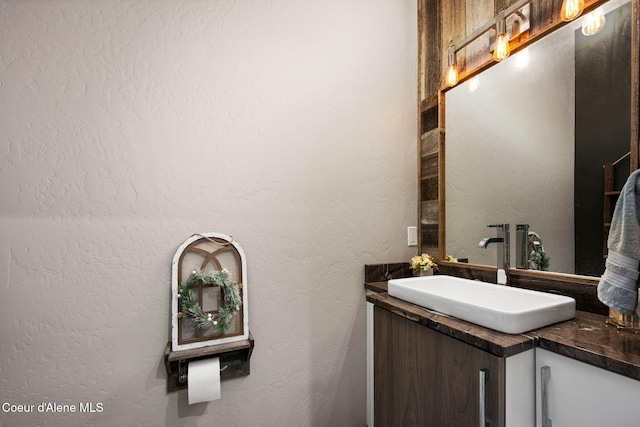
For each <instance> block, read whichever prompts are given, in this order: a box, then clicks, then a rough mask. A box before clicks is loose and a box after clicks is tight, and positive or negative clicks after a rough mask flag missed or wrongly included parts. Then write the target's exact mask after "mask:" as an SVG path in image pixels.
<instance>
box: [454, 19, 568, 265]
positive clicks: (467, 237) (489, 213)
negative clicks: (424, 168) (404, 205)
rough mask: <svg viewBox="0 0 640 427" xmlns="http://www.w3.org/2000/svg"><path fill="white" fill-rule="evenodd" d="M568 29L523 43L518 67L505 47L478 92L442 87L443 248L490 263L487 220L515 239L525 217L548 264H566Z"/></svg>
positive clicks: (491, 253)
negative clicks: (505, 227)
mask: <svg viewBox="0 0 640 427" xmlns="http://www.w3.org/2000/svg"><path fill="white" fill-rule="evenodd" d="M573 37H574V33H573V30H572V29H569V28H568V27H565V28H564V29H562V30H560V31H558V32H556V33H554V34H552V35H551V36H548V37H546V38H544V39H543V40H541V41H539V42H537V43H536V44H534V45H532V46H530V47H529V48H528V49H527V50H528V54H529V64H528V66H526V67H525V68H522V69H518V68H517V67H515V63H516V61H517V59H518V58H517V54H516V55H512V56H511V57H509V58H508V59H507V60H505V61H503V62H502V63H500V64H498V65H496V66H494V67H492V68H490V69H488V70H487V71H485V72H484V73H482V74H481V75H480V76H479V79H480V86H479V89H478V90H477V91H476V92H474V93H469V92H468V85H467V83H463V84H460V85H459V86H458V87H455V88H453V89H451V90H450V91H448V92H447V93H446V124H447V127H446V150H445V156H446V165H447V169H446V190H445V191H446V221H447V222H446V224H447V225H446V227H447V228H446V237H447V240H446V245H447V246H446V248H447V253H449V254H451V255H453V256H455V257H463V258H469V262H471V263H474V264H486V265H495V263H496V249H495V246H489V247H488V248H487V249H481V248H479V247H478V242H479V241H480V240H481V239H482V238H484V237H489V236H492V235H493V234H494V233H495V229H490V228H487V225H488V224H495V223H510V224H511V227H512V245H514V244H515V224H520V223H528V224H530V229H531V230H532V231H535V232H537V233H538V234H539V235H540V237H541V238H542V240H543V243H544V247H545V250H546V252H547V254H548V255H549V256H550V257H551V264H552V270H553V271H557V272H564V273H573V268H574V267H573V266H574V255H573V254H574V250H573V241H574V239H573V233H574V227H573V180H574V178H573V162H574V98H575V96H574V78H573V69H574V50H573V44H574V42H573ZM514 111H518V112H519V114H510V112H514ZM470 142H471V143H470ZM513 254H514V251H512V260H511V263H512V264H511V265H512V266H515V256H514V255H513ZM560 254H561V256H560Z"/></svg>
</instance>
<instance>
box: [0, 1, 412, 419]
mask: <svg viewBox="0 0 640 427" xmlns="http://www.w3.org/2000/svg"><path fill="white" fill-rule="evenodd" d="M415 14H416V4H415V0H413V1H408V0H403V1H398V0H367V1H363V0H353V1H348V2H345V1H340V0H323V1H307V2H300V1H293V0H272V1H250V0H245V1H204V0H202V1H197V0H188V1H187V0H183V1H151V0H144V1H142V0H140V1H106V0H105V1H102V0H100V1H98V0H96V1H90V2H89V1H77V0H76V1H73V0H66V1H63V0H32V1H19V0H0V277H1V279H0V301H1V310H0V333H1V338H2V340H1V342H0V354H1V355H2V357H1V358H0V373H1V378H0V404H1V403H5V402H9V403H12V404H35V405H37V404H39V403H41V402H45V403H53V402H55V403H60V404H76V405H77V404H78V403H80V402H93V403H97V402H101V403H103V404H104V412H102V413H97V414H79V413H75V414H52V413H44V414H37V413H36V414H16V413H6V412H2V411H0V421H1V422H2V427H5V426H6V427H10V426H23V425H36V424H38V425H51V426H58V425H65V426H81V425H82V426H84V425H97V426H115V425H118V426H134V425H135V426H159V425H168V426H176V425H180V426H195V425H202V426H205V425H206V426H213V425H215V426H324V425H327V426H329V425H331V426H362V425H364V424H365V309H364V308H365V300H364V290H363V286H362V284H363V265H364V264H367V263H379V262H390V261H403V260H407V259H408V258H409V256H410V255H412V254H413V249H411V248H407V247H406V237H405V236H406V232H405V230H406V227H407V226H408V225H415V223H416V198H417V197H416V193H417V188H416V179H415V177H416V93H415V92H416V90H415V72H416V35H415V33H416V29H415V22H416V18H415ZM204 231H217V232H221V233H226V234H231V235H233V236H234V237H235V238H236V240H237V241H238V242H239V243H240V245H241V246H242V247H243V249H244V251H245V253H246V254H247V258H248V276H249V277H248V279H249V282H250V283H249V285H250V292H249V298H250V323H251V325H250V326H251V330H252V333H253V335H254V337H255V340H256V348H255V351H254V353H253V357H252V359H251V368H252V370H251V375H250V376H248V377H245V378H241V379H237V380H231V381H227V382H224V383H223V386H222V394H223V399H222V400H220V401H216V402H211V403H208V404H199V405H195V406H189V405H188V404H187V402H186V392H179V393H172V394H167V393H166V391H165V386H166V382H165V378H166V374H165V372H164V366H163V364H162V360H161V356H162V352H163V349H164V346H165V344H166V342H167V341H168V339H169V312H170V307H169V305H170V304H169V302H170V293H169V289H170V282H169V280H170V262H171V258H172V256H173V253H174V251H175V249H176V248H177V247H178V245H179V244H180V243H181V242H182V241H183V240H184V239H186V238H187V237H189V236H190V235H191V234H192V233H194V232H204Z"/></svg>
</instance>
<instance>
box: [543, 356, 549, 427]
mask: <svg viewBox="0 0 640 427" xmlns="http://www.w3.org/2000/svg"><path fill="white" fill-rule="evenodd" d="M549 378H551V368H550V367H549V366H543V367H541V368H540V394H541V396H540V399H541V401H542V410H541V412H542V427H551V418H549Z"/></svg>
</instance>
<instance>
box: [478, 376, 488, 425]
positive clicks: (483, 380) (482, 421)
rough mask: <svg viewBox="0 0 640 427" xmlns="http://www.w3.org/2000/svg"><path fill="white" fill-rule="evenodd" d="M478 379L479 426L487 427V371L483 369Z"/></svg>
mask: <svg viewBox="0 0 640 427" xmlns="http://www.w3.org/2000/svg"><path fill="white" fill-rule="evenodd" d="M478 378H479V379H480V382H479V390H478V399H479V401H478V420H479V423H478V425H479V426H480V427H486V425H487V421H486V418H487V417H486V395H487V371H486V370H484V369H481V370H480V374H479V376H478Z"/></svg>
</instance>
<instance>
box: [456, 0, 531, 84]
mask: <svg viewBox="0 0 640 427" xmlns="http://www.w3.org/2000/svg"><path fill="white" fill-rule="evenodd" d="M531 1H533V0H518V1H517V2H516V3H514V4H512V5H511V6H509V7H508V8H506V9H505V10H503V11H502V12H500V13H499V14H498V16H497V17H496V18H494V19H492V20H490V21H488V22H486V23H485V24H484V25H482V26H481V27H480V28H478V29H476V30H475V31H474V32H473V33H472V34H470V35H468V36H467V37H465V38H464V40H462V41H461V42H459V43H456V44H452V45H451V46H450V47H449V51H448V62H447V73H446V75H445V76H444V77H445V83H446V85H447V86H448V87H452V86H455V85H456V84H457V83H458V81H459V75H458V73H459V70H458V65H457V61H456V54H457V52H458V51H460V50H462V49H464V48H465V47H466V46H468V45H469V44H471V43H472V42H474V41H475V40H476V39H478V38H479V37H481V36H482V35H484V34H485V33H487V32H489V31H492V30H494V29H495V30H496V36H495V39H496V41H495V43H494V42H493V41H490V46H491V49H490V53H491V51H493V56H494V59H495V60H496V61H502V60H503V59H505V58H506V57H508V56H509V53H510V46H509V40H511V39H513V38H514V37H518V36H519V35H521V34H523V33H524V32H526V31H528V30H529V26H530V25H529V9H530V5H529V3H531ZM491 38H494V36H492V37H491ZM494 47H495V48H494Z"/></svg>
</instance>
